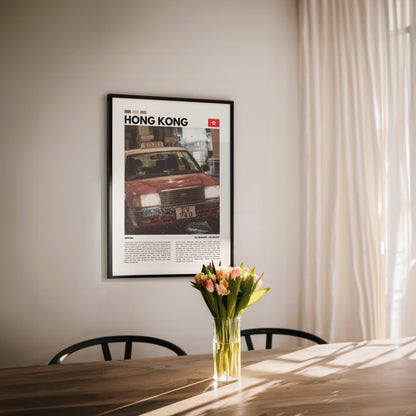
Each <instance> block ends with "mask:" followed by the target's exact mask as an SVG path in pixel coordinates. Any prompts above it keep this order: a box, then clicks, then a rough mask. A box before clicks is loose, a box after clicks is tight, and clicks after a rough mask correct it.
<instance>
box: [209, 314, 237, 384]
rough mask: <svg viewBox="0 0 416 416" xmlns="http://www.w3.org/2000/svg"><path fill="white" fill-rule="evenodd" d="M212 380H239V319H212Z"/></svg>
mask: <svg viewBox="0 0 416 416" xmlns="http://www.w3.org/2000/svg"><path fill="white" fill-rule="evenodd" d="M213 355H214V380H215V381H234V380H238V379H239V378H240V369H241V348H240V318H229V319H214V341H213Z"/></svg>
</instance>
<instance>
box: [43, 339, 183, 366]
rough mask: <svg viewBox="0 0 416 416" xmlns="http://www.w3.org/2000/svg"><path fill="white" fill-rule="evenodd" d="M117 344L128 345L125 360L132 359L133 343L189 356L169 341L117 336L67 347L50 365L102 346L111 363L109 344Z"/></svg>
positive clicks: (106, 357)
mask: <svg viewBox="0 0 416 416" xmlns="http://www.w3.org/2000/svg"><path fill="white" fill-rule="evenodd" d="M115 342H124V343H125V344H126V347H125V349H124V359H125V360H130V359H131V351H132V346H133V342H144V343H147V344H155V345H160V346H162V347H165V348H168V349H170V350H172V351H173V352H176V354H177V355H187V354H186V352H185V351H184V350H183V349H182V348H180V347H178V346H177V345H175V344H172V343H171V342H169V341H165V340H163V339H160V338H153V337H145V336H141V335H115V336H109V337H101V338H94V339H89V340H86V341H82V342H78V343H77V344H74V345H71V346H70V347H67V348H65V349H63V350H62V351H60V352H58V354H56V355H55V357H53V358H52V360H51V361H50V362H49V365H51V364H61V363H62V361H64V360H65V358H66V357H67V356H68V355H69V354H72V353H73V352H75V351H78V350H81V349H83V348H87V347H91V346H94V345H101V349H102V351H103V355H104V360H105V361H111V359H112V358H111V353H110V348H109V345H108V344H111V343H115Z"/></svg>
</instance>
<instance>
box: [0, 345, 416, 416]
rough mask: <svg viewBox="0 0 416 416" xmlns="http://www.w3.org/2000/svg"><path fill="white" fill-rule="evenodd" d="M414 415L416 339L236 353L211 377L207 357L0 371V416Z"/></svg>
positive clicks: (193, 356)
mask: <svg viewBox="0 0 416 416" xmlns="http://www.w3.org/2000/svg"><path fill="white" fill-rule="evenodd" d="M143 414H145V415H148V416H150V415H152V416H159V415H160V416H169V415H199V416H201V415H238V416H246V415H257V416H266V415H275V416H288V415H292V416H313V415H317V416H318V415H319V416H324V415H337V416H341V415H348V416H351V415H352V416H354V415H363V416H369V415H374V416H384V415H385V416H387V415H388V416H392V415H416V337H409V338H403V339H397V340H373V341H364V342H353V343H337V344H325V345H313V346H307V347H298V348H294V349H290V350H285V351H283V350H277V349H275V350H257V351H247V352H243V353H242V371H241V378H240V380H238V381H235V382H231V383H216V382H214V381H213V380H212V356H211V355H209V354H208V355H187V356H181V357H177V356H175V357H163V358H151V359H134V360H126V361H103V362H90V363H79V364H62V365H53V366H47V365H45V366H36V367H20V368H9V369H7V368H6V369H1V370H0V415H14V416H17V415H19V416H24V415H37V416H49V415H51V416H52V415H53V416H60V415H74V416H78V415H80V416H82V415H97V416H98V415H100V416H101V415H110V416H113V415H123V416H126V415H143Z"/></svg>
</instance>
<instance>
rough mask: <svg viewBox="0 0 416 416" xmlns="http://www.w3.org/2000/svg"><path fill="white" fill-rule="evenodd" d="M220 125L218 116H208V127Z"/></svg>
mask: <svg viewBox="0 0 416 416" xmlns="http://www.w3.org/2000/svg"><path fill="white" fill-rule="evenodd" d="M219 126H220V119H219V118H209V119H208V127H219Z"/></svg>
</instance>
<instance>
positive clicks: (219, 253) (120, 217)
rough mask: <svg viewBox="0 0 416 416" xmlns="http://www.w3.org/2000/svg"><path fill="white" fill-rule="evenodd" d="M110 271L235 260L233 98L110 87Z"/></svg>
mask: <svg viewBox="0 0 416 416" xmlns="http://www.w3.org/2000/svg"><path fill="white" fill-rule="evenodd" d="M107 112H108V114H107V115H108V119H107V122H108V125H107V129H108V160H107V166H108V169H107V179H108V180H107V183H108V198H107V201H108V222H107V242H108V244H107V247H108V261H107V277H108V278H109V279H114V278H149V277H150V278H153V277H189V276H193V275H194V274H195V273H198V272H199V271H200V269H201V266H202V264H207V263H208V262H209V261H211V260H213V261H214V262H216V263H218V262H219V261H221V263H222V264H223V265H224V264H233V261H234V260H233V234H234V229H233V215H234V214H233V212H234V206H233V193H234V186H233V181H234V178H233V169H234V162H233V153H234V148H233V146H234V145H233V142H234V137H233V136H234V125H233V124H234V102H233V101H229V100H214V99H197V98H178V97H160V96H147V95H126V94H108V95H107Z"/></svg>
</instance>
